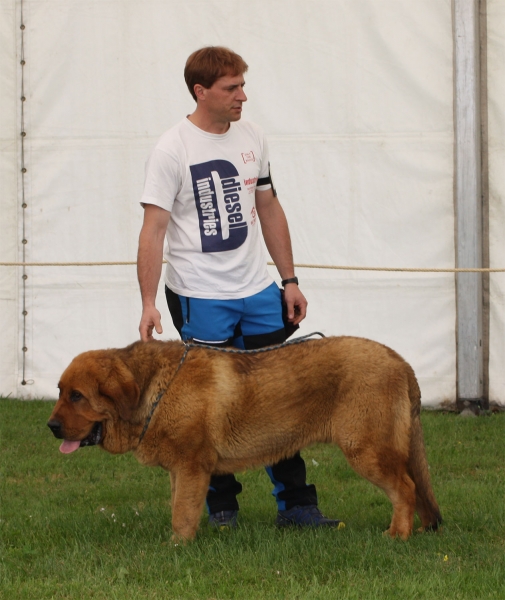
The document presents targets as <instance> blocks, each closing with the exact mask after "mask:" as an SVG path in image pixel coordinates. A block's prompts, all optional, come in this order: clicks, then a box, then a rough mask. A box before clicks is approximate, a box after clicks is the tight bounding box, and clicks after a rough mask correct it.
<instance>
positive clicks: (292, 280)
mask: <svg viewBox="0 0 505 600" xmlns="http://www.w3.org/2000/svg"><path fill="white" fill-rule="evenodd" d="M287 283H296V285H298V277H291V278H290V279H283V280H282V281H281V285H282V287H284V286H285V285H286V284H287Z"/></svg>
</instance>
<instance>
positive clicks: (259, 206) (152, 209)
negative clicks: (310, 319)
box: [137, 47, 339, 527]
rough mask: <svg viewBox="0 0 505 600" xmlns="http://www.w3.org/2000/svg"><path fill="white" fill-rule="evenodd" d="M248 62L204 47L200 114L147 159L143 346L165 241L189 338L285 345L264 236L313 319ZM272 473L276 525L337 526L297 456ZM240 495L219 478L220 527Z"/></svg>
mask: <svg viewBox="0 0 505 600" xmlns="http://www.w3.org/2000/svg"><path fill="white" fill-rule="evenodd" d="M247 69H248V66H247V64H246V63H245V62H244V60H243V59H242V58H241V57H240V56H239V55H237V54H235V53H234V52H232V51H231V50H228V49H227V48H222V47H206V48H202V49H200V50H197V51H196V52H194V53H193V54H192V55H191V56H190V57H189V58H188V60H187V62H186V68H185V70H184V77H185V80H186V84H187V86H188V88H189V91H190V93H191V95H192V96H193V98H194V100H195V101H196V109H195V111H194V112H193V113H192V114H191V115H189V116H188V117H186V118H185V119H183V121H182V122H181V123H179V124H178V125H176V126H175V127H173V128H172V129H170V130H169V131H167V132H166V133H165V134H164V135H162V137H161V138H160V140H159V141H158V143H157V145H156V147H155V149H154V151H153V152H152V154H151V156H150V158H149V160H148V162H147V166H146V180H145V188H144V193H143V196H142V201H141V202H142V205H143V207H144V222H143V226H142V230H141V232H140V239H139V249H138V267H137V268H138V279H139V284H140V291H141V295H142V307H143V308H142V318H141V321H140V326H139V331H140V336H141V339H142V340H143V341H144V342H148V341H149V340H152V339H153V329H155V330H156V332H157V333H159V334H160V333H162V328H161V315H160V313H159V312H158V310H157V308H156V305H155V300H156V292H157V289H158V283H159V279H160V275H161V268H162V260H163V245H164V239H165V237H166V239H167V249H166V254H165V258H166V260H167V268H166V271H165V284H166V286H165V293H166V298H167V303H168V307H169V310H170V313H171V315H172V320H173V322H174V325H175V327H176V328H177V330H178V331H179V334H180V335H181V337H182V339H184V340H193V341H195V342H197V343H200V344H208V345H212V346H219V347H224V346H231V345H233V346H237V347H240V348H246V349H256V348H262V347H264V346H269V345H272V344H279V343H282V342H284V341H285V340H286V338H287V334H286V328H285V326H284V322H283V318H282V304H281V294H280V291H279V288H278V287H277V286H276V284H275V283H274V282H273V280H272V278H271V277H270V275H269V273H268V270H267V258H266V256H265V253H264V251H263V247H262V244H261V235H263V239H264V241H265V244H266V247H267V249H268V251H269V253H270V256H271V257H272V259H273V261H274V262H275V265H276V267H277V270H278V271H279V274H280V276H281V279H282V286H283V287H284V298H285V303H286V307H287V315H286V317H287V320H288V322H289V323H290V324H291V325H292V326H295V327H296V326H298V323H300V321H302V319H304V318H305V315H306V311H307V301H306V299H305V297H304V295H303V294H302V292H301V291H300V290H299V288H298V280H297V278H296V277H295V272H294V267H293V256H292V250H291V240H290V236H289V230H288V225H287V221H286V217H285V215H284V211H283V209H282V207H281V205H280V203H279V200H278V199H277V196H276V193H275V190H274V187H273V185H272V180H271V177H270V167H269V161H268V148H267V145H266V141H265V138H264V135H263V132H262V131H261V129H260V128H259V127H257V126H256V125H254V124H252V123H248V122H244V121H241V120H240V118H241V116H242V105H243V103H244V102H245V101H246V100H247V97H246V95H245V93H244V85H245V81H244V73H245V72H246V71H247ZM260 224H261V228H260ZM286 385H289V383H288V382H286ZM272 400H273V401H275V398H273V399H272ZM267 472H268V474H269V476H270V478H271V480H272V482H273V484H274V486H275V487H274V491H273V495H274V496H275V498H276V500H277V507H278V514H277V519H276V524H277V525H278V526H281V527H282V526H287V525H302V526H304V525H310V526H331V527H334V526H336V525H338V523H339V521H335V520H331V519H327V518H326V517H324V516H323V515H322V514H321V512H320V511H319V509H318V507H317V495H316V490H315V487H314V486H313V485H307V484H306V482H305V476H306V474H305V463H304V462H303V459H302V458H301V456H300V454H299V453H297V454H296V455H295V456H294V457H293V458H290V459H288V460H283V461H281V462H280V463H278V464H276V465H272V466H271V467H267ZM241 490H242V486H241V484H240V483H239V482H238V481H237V480H236V479H235V477H234V475H232V474H230V475H223V476H221V475H220V476H213V477H212V479H211V483H210V488H209V492H208V495H207V507H208V510H209V522H210V524H211V525H213V526H215V527H223V526H224V527H234V526H235V525H236V520H237V512H238V508H239V506H238V502H237V498H236V496H237V495H238V494H239V493H240V492H241Z"/></svg>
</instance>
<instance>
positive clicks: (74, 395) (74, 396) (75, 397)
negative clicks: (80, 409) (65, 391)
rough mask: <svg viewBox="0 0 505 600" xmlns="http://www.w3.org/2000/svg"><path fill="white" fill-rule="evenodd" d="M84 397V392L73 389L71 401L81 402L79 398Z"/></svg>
mask: <svg viewBox="0 0 505 600" xmlns="http://www.w3.org/2000/svg"><path fill="white" fill-rule="evenodd" d="M81 398H82V394H81V392H77V391H75V390H74V391H73V392H71V393H70V402H79V400H80V399H81Z"/></svg>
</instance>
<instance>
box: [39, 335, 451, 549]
mask: <svg viewBox="0 0 505 600" xmlns="http://www.w3.org/2000/svg"><path fill="white" fill-rule="evenodd" d="M184 350H185V347H184V345H183V343H182V342H159V341H153V342H148V343H142V342H137V343H135V344H132V345H131V346H128V347H127V348H124V349H110V350H96V351H91V352H85V353H84V354H80V355H79V356H77V357H76V358H75V359H74V360H73V361H72V362H71V364H70V365H69V366H68V367H67V369H66V370H65V372H64V373H63V375H62V377H61V380H60V383H59V388H60V397H59V400H58V402H57V403H56V406H55V407H54V410H53V412H52V415H51V417H50V421H49V426H50V427H51V429H52V430H53V432H54V434H55V435H56V436H57V437H60V438H64V439H65V440H71V441H74V445H75V446H77V444H75V442H76V441H80V440H82V444H81V445H87V444H88V442H89V437H90V435H92V432H94V431H96V427H97V425H96V424H97V423H98V422H100V423H101V424H102V434H101V439H100V440H99V443H100V445H101V446H102V447H103V448H104V449H105V450H107V451H108V452H112V453H123V452H127V451H129V450H131V451H133V452H134V453H135V455H136V457H137V458H138V460H139V461H140V462H142V463H144V464H147V465H153V466H154V465H159V466H161V467H163V468H164V469H166V470H168V471H170V475H171V485H172V527H173V532H174V538H175V539H192V538H194V536H195V534H196V531H197V528H198V523H199V520H200V516H201V513H202V511H203V507H204V504H205V497H206V494H207V488H208V486H209V480H210V477H211V475H212V474H213V473H216V474H217V473H234V472H237V471H242V470H244V469H250V468H254V467H258V466H262V465H271V464H275V463H276V462H277V461H279V460H280V459H284V458H287V457H290V456H292V455H293V454H295V452H297V451H298V450H300V449H301V448H304V447H305V446H308V445H310V444H314V443H319V442H325V443H333V444H336V445H338V446H339V447H340V449H341V450H342V452H343V453H344V455H345V457H346V459H347V460H348V462H349V464H350V465H351V467H352V468H353V469H354V470H355V471H356V472H357V473H359V474H360V475H362V476H363V477H365V478H367V479H368V480H370V481H371V482H372V483H374V484H375V485H377V486H379V487H380V488H382V489H383V490H384V491H385V492H386V494H387V495H388V497H389V499H390V500H391V502H392V504H393V518H392V521H391V525H390V527H389V529H388V533H389V535H391V536H392V537H396V536H399V537H401V538H403V539H407V538H408V537H409V536H410V534H411V533H412V529H413V522H414V512H415V510H417V512H418V513H419V516H420V519H421V524H422V528H423V529H436V528H437V526H438V524H439V523H440V522H441V517H440V512H439V508H438V505H437V502H436V500H435V497H434V495H433V491H432V488H431V483H430V476H429V472H428V464H427V460H426V452H425V448H424V442H423V433H422V429H421V422H420V406H421V401H420V391H419V386H418V384H417V381H416V378H415V375H414V372H413V370H412V368H411V367H410V366H409V365H408V364H407V363H406V362H405V361H404V360H403V359H402V358H401V357H400V356H399V355H398V354H396V352H394V351H393V350H391V349H390V348H387V347H386V346H383V345H381V344H379V343H377V342H373V341H370V340H366V339H361V338H353V337H329V338H324V339H321V340H308V341H305V342H302V343H297V344H288V345H286V346H284V347H281V348H278V349H273V350H268V351H263V352H255V353H252V354H251V353H242V354H241V353H228V352H219V351H216V350H213V349H211V348H204V347H191V348H190V349H189V351H188V354H187V356H186V358H185V360H184V362H183V363H182V365H181V366H180V368H179V370H177V369H178V365H179V363H180V361H181V357H182V356H183V353H184ZM161 392H164V394H163V396H162V397H161V400H160V402H159V404H158V406H157V407H156V409H155V410H154V413H153V416H152V419H151V421H150V423H149V427H148V429H147V431H146V433H145V437H143V439H142V441H141V442H140V443H139V438H140V436H141V433H142V430H143V429H144V425H145V423H146V419H148V417H149V415H150V413H151V410H152V407H153V404H154V403H155V402H156V399H157V398H158V397H159V395H160V393H161ZM64 443H67V442H64Z"/></svg>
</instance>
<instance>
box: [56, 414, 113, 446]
mask: <svg viewBox="0 0 505 600" xmlns="http://www.w3.org/2000/svg"><path fill="white" fill-rule="evenodd" d="M47 426H48V427H49V429H50V430H51V431H52V432H53V435H54V437H55V438H58V439H59V440H63V439H65V435H64V433H63V426H62V424H61V423H60V422H59V421H57V420H55V419H51V420H50V421H48V423H47ZM102 435H103V427H102V423H101V422H100V421H97V422H96V423H95V424H94V425H93V429H92V430H91V433H90V434H89V435H88V436H86V437H85V438H84V439H83V440H81V443H80V444H79V446H80V447H81V448H83V447H84V446H96V444H99V443H100V442H101V441H102Z"/></svg>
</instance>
